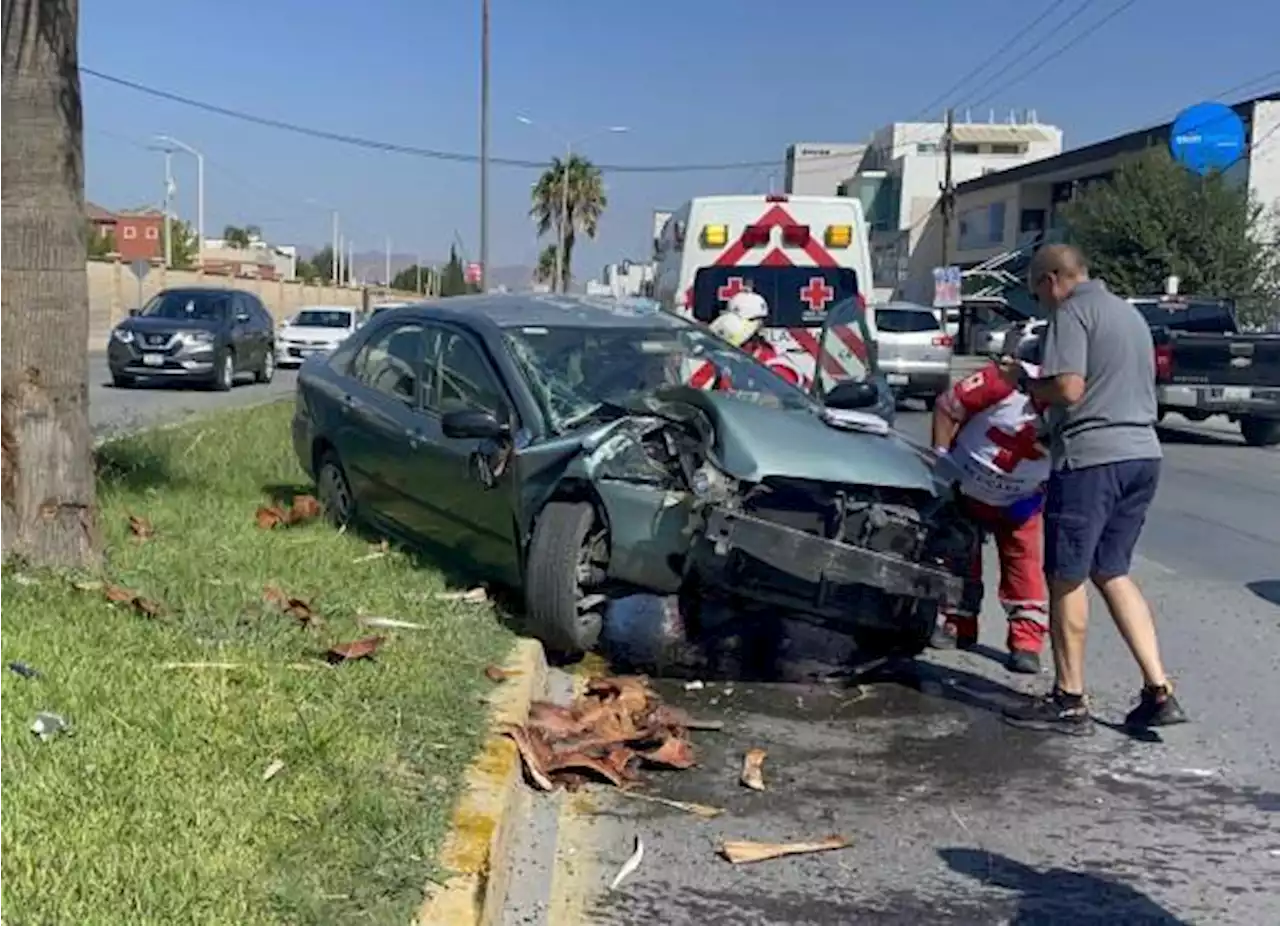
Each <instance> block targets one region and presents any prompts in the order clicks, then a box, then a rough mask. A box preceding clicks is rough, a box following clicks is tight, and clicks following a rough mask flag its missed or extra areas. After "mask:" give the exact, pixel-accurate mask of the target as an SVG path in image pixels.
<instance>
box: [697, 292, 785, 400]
mask: <svg viewBox="0 0 1280 926" xmlns="http://www.w3.org/2000/svg"><path fill="white" fill-rule="evenodd" d="M768 317H769V304H768V303H767V302H765V300H764V297H763V296H761V295H760V294H759V293H756V292H752V291H751V290H750V289H745V290H743V291H741V292H739V293H735V294H734V295H733V296H732V298H730V299H729V303H728V305H727V306H726V307H725V310H724V312H722V313H721V314H720V315H719V317H717V318H716V320H715V321H713V322H712V323H711V331H712V333H713V334H715V335H716V336H717V337H719V338H721V339H722V340H725V341H728V342H729V343H730V344H732V345H733V346H734V347H736V348H738V349H739V350H741V351H743V352H745V353H747V354H750V355H751V356H752V357H753V358H755V360H756V361H757V362H758V363H760V364H763V365H764V366H766V367H768V368H769V369H770V370H772V371H773V372H774V373H775V374H777V375H778V376H780V377H782V378H783V379H785V380H786V381H787V382H789V383H791V385H793V386H799V385H800V372H799V371H798V370H797V369H796V368H795V367H794V366H792V365H791V362H790V361H789V360H787V358H786V356H785V355H784V354H782V353H779V352H778V350H776V349H775V348H774V346H773V345H772V344H770V343H769V342H768V341H766V340H765V339H764V338H763V337H761V336H760V329H761V328H762V327H763V326H764V322H765V319H767V318H768Z"/></svg>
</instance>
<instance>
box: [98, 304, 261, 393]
mask: <svg viewBox="0 0 1280 926" xmlns="http://www.w3.org/2000/svg"><path fill="white" fill-rule="evenodd" d="M107 366H108V367H109V368H110V370H111V379H112V381H113V382H114V383H115V385H117V386H120V387H127V386H132V385H133V384H134V383H135V382H136V381H137V380H139V379H144V378H147V379H149V378H157V379H166V380H187V381H191V380H195V381H200V382H204V383H207V384H209V385H210V386H212V387H213V388H214V389H219V390H223V391H225V390H228V389H230V388H231V387H232V386H233V385H235V380H236V377H237V376H238V375H239V374H241V373H252V374H253V377H254V379H255V380H257V381H258V382H260V383H269V382H271V378H272V377H273V376H274V375H275V371H276V354H275V330H274V326H273V325H272V322H271V316H270V314H268V312H267V310H266V308H265V307H264V306H263V305H262V302H261V300H259V299H258V297H257V296H255V295H253V293H246V292H242V291H241V290H237V289H216V288H198V287H191V288H182V289H166V290H163V291H161V292H159V293H156V294H155V295H154V296H152V297H151V300H150V301H149V302H148V303H147V304H146V305H145V306H143V307H142V309H140V310H139V309H134V310H133V311H131V312H130V313H129V317H128V318H127V319H125V320H124V321H123V322H121V323H120V324H119V325H117V326H116V327H115V328H114V329H112V331H111V335H110V336H109V338H108V340H107Z"/></svg>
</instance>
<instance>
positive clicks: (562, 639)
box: [524, 501, 607, 660]
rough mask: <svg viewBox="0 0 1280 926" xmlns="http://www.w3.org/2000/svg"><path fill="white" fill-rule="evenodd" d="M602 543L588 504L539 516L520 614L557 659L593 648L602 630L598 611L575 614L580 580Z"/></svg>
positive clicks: (552, 507) (562, 505) (553, 508)
mask: <svg viewBox="0 0 1280 926" xmlns="http://www.w3.org/2000/svg"><path fill="white" fill-rule="evenodd" d="M602 542H604V543H607V538H606V535H605V534H604V532H603V530H602V529H600V526H599V519H598V518H597V517H596V511H595V508H594V507H593V506H592V505H591V504H589V503H587V502H568V501H553V502H548V503H547V506H546V507H545V508H543V509H542V513H541V514H540V515H538V520H537V523H536V524H535V525H534V529H533V539H532V540H531V541H530V543H529V556H528V561H527V562H526V564H525V583H524V597H525V612H526V614H527V616H528V619H529V625H530V630H531V631H532V633H533V634H534V636H536V637H538V639H540V640H542V642H543V644H544V645H545V646H546V647H547V649H548V651H549V652H551V653H552V654H553V655H554V656H556V657H558V658H560V659H565V660H568V659H574V658H577V657H579V656H581V655H582V654H583V653H584V652H586V651H587V650H590V649H592V648H594V647H595V645H596V644H597V643H598V642H599V640H600V633H601V631H602V630H603V628H604V616H603V613H602V610H601V609H600V608H598V607H597V608H591V609H588V610H585V611H584V610H580V605H581V603H582V601H583V598H584V595H583V581H584V579H587V580H590V578H591V572H592V570H593V569H595V568H596V567H595V564H594V563H593V560H592V557H593V555H596V554H598V548H599V545H600V544H601V543H602Z"/></svg>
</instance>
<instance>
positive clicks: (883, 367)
mask: <svg viewBox="0 0 1280 926" xmlns="http://www.w3.org/2000/svg"><path fill="white" fill-rule="evenodd" d="M867 327H868V328H869V329H870V333H871V337H872V338H873V339H874V340H875V342H876V363H877V366H878V367H879V368H880V372H881V373H882V374H884V378H885V381H886V382H887V383H888V384H889V388H890V389H892V390H893V394H894V396H895V397H896V398H898V399H910V398H919V399H924V402H925V405H926V406H928V407H929V408H932V407H933V402H934V399H936V398H937V397H938V396H940V395H941V394H942V393H944V392H946V391H947V389H948V388H950V386H951V352H952V345H953V343H954V340H953V338H952V337H951V335H949V334H947V332H946V330H945V328H944V327H943V321H942V318H941V311H940V310H938V309H932V308H930V307H929V306H924V305H917V304H915V303H913V302H889V303H886V304H884V305H879V306H873V307H871V308H870V309H868V310H867Z"/></svg>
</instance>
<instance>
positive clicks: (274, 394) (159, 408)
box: [89, 353, 297, 439]
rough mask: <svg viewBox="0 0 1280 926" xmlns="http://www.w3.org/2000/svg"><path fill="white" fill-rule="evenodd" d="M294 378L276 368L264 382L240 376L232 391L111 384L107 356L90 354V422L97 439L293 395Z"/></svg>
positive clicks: (293, 371) (175, 384) (197, 387)
mask: <svg viewBox="0 0 1280 926" xmlns="http://www.w3.org/2000/svg"><path fill="white" fill-rule="evenodd" d="M296 379H297V372H296V371H295V370H278V371H276V375H275V378H274V379H272V381H271V382H270V383H269V384H267V385H265V386H264V385H259V384H257V383H254V382H253V381H252V378H251V377H250V376H248V375H247V374H246V375H242V376H241V377H239V379H238V380H237V381H236V387H235V388H234V389H232V390H231V391H230V392H214V391H212V390H210V389H207V388H205V387H203V386H199V385H183V384H180V383H164V382H160V383H156V384H154V385H151V384H142V385H138V386H134V387H132V388H129V389H117V388H116V387H115V386H113V385H112V384H111V373H110V371H109V370H108V369H107V357H106V355H105V354H99V353H91V354H90V355H89V425H90V428H91V429H92V431H93V436H94V438H96V439H101V438H105V437H110V436H112V435H117V434H122V433H126V432H129V431H135V430H138V429H139V428H145V427H151V426H154V425H159V424H169V423H171V422H175V421H178V420H181V419H182V418H186V417H188V416H190V415H195V414H201V413H204V412H210V411H215V410H217V409H221V408H234V407H237V406H246V405H256V404H260V403H262V402H269V401H272V400H273V399H282V398H287V397H288V396H291V395H293V387H294V382H295V380H296Z"/></svg>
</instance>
